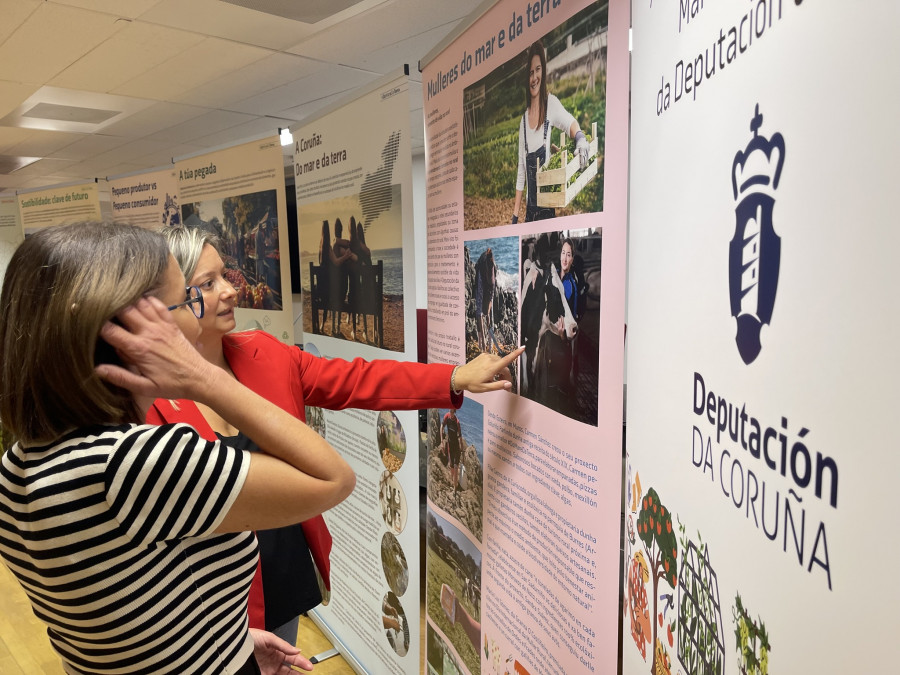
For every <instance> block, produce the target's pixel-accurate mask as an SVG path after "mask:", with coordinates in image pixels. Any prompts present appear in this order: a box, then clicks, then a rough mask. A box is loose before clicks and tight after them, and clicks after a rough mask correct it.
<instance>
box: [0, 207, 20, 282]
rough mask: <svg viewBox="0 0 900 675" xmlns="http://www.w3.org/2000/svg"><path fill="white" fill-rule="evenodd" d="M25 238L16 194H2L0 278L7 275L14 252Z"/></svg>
mask: <svg viewBox="0 0 900 675" xmlns="http://www.w3.org/2000/svg"><path fill="white" fill-rule="evenodd" d="M24 238H25V233H24V232H23V231H22V221H21V219H20V218H19V202H18V200H17V199H16V196H15V195H2V196H0V279H3V277H4V276H5V275H6V267H7V265H9V261H10V259H11V258H12V254H13V252H14V251H15V250H16V248H17V247H18V246H19V244H21V243H22V240H23V239H24Z"/></svg>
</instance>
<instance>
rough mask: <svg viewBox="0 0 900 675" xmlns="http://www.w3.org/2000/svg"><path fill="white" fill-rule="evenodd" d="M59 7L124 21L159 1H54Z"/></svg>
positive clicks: (136, 15) (138, 14)
mask: <svg viewBox="0 0 900 675" xmlns="http://www.w3.org/2000/svg"><path fill="white" fill-rule="evenodd" d="M54 2H56V3H57V4H59V5H69V6H71V7H81V8H82V9H92V10H94V11H96V12H106V13H107V14H115V15H116V16H121V17H124V18H126V19H135V18H137V17H139V16H140V15H141V14H143V13H144V12H146V11H147V10H148V9H150V8H151V7H153V5H156V4H158V3H159V0H54Z"/></svg>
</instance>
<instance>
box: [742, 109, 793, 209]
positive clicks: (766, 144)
mask: <svg viewBox="0 0 900 675" xmlns="http://www.w3.org/2000/svg"><path fill="white" fill-rule="evenodd" d="M762 123H763V116H762V115H761V114H760V112H759V104H758V103H757V104H756V110H755V112H754V115H753V119H752V120H750V131H752V132H753V138H751V139H750V142H749V143H748V144H747V148H746V149H745V150H743V151H739V152H738V153H737V154H736V155H735V156H734V164H733V165H732V170H731V187H732V190H733V191H734V198H735V199H742V198H743V197H744V196H745V195H746V194H747V193H748V192H751V191H753V192H765V193H768V194H770V195H771V194H774V192H775V190H777V189H778V181H779V180H780V179H781V169H782V167H783V166H784V138H783V137H782V136H781V134H779V133H775V134H773V135H772V138H771V139H766V137H765V136H760V135H759V128H760V127H761V126H762ZM773 155H774V157H773Z"/></svg>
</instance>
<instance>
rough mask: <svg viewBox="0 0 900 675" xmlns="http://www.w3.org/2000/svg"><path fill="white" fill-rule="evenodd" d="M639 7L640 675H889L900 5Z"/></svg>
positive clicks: (635, 228)
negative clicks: (884, 69)
mask: <svg viewBox="0 0 900 675" xmlns="http://www.w3.org/2000/svg"><path fill="white" fill-rule="evenodd" d="M634 8H635V9H634V22H633V35H634V51H633V68H632V74H633V77H632V98H631V100H632V115H633V118H632V119H633V133H632V174H631V175H632V183H631V233H630V248H629V254H630V257H629V263H630V267H629V330H628V335H629V344H628V371H627V375H628V377H627V380H628V388H629V397H628V435H627V437H628V460H627V496H626V497H627V499H626V503H627V509H626V514H625V518H626V543H625V547H626V552H625V563H626V567H625V578H624V583H625V593H624V607H625V615H624V617H623V636H622V641H623V645H622V650H623V672H624V673H626V674H629V675H630V674H631V673H641V674H644V673H647V672H648V671H649V672H651V673H678V672H680V673H684V674H685V675H687V674H693V673H732V674H734V675H738V674H741V675H747V674H751V673H752V674H754V675H757V674H766V673H850V672H853V673H870V672H881V671H891V670H892V669H893V667H892V666H891V665H890V664H891V663H893V662H894V660H895V659H894V658H893V655H892V654H891V647H890V645H892V644H894V642H895V640H896V627H897V621H896V618H895V615H894V612H895V608H896V606H897V603H898V600H900V592H898V590H897V585H896V584H892V583H889V582H885V581H884V580H881V581H879V574H881V575H882V576H884V573H883V571H882V572H879V570H881V567H880V566H879V565H880V564H881V563H883V562H886V561H890V560H893V559H895V558H896V557H897V554H898V551H900V543H898V541H900V540H898V538H897V537H896V536H895V535H894V529H893V517H892V516H891V515H890V513H891V512H890V509H889V508H888V506H889V502H890V495H891V494H892V493H893V490H894V489H895V483H896V480H897V476H898V475H900V458H898V454H897V452H896V449H895V447H894V446H893V436H894V433H893V428H892V424H891V421H892V419H893V417H894V415H895V414H896V405H895V404H896V401H897V396H896V388H897V382H898V380H900V360H898V359H897V356H896V345H897V344H898V341H900V320H898V314H897V311H896V308H897V302H896V289H897V287H898V272H897V270H898V267H897V265H896V262H895V253H896V251H897V250H898V248H900V231H898V228H897V227H895V226H894V223H895V220H896V207H895V205H894V203H893V198H892V197H893V193H894V192H895V188H894V186H893V185H892V184H891V183H892V182H893V177H894V175H895V173H896V172H895V171H894V170H893V169H892V168H891V167H892V166H893V165H894V163H895V160H896V157H895V155H896V142H895V141H891V139H896V137H897V129H896V126H897V119H898V118H900V99H898V97H897V93H896V87H895V84H894V82H895V80H894V79H893V78H892V77H887V78H885V77H881V76H880V73H881V71H880V70H878V67H877V64H891V65H890V67H889V72H892V73H895V72H896V64H897V63H898V62H900V46H898V45H900V43H898V41H897V40H896V37H895V32H896V26H897V22H898V19H900V13H898V9H897V4H896V3H894V2H886V1H884V2H882V1H877V2H868V3H859V4H858V5H853V6H852V7H851V6H850V5H845V4H841V3H828V2H809V1H808V0H807V1H803V0H794V1H791V2H789V1H787V0H785V1H783V2H782V1H780V0H758V1H756V2H750V3H746V2H745V3H734V2H725V3H715V2H706V3H703V2H697V1H691V2H680V3H677V2H676V3H672V2H659V1H657V2H653V3H651V2H648V1H646V0H645V1H642V2H636V3H635V4H634ZM876 587H877V590H876Z"/></svg>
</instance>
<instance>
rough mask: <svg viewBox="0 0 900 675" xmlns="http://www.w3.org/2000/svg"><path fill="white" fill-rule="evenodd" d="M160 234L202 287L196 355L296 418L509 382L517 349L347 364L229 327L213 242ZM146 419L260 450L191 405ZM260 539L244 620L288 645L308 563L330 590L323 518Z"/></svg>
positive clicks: (307, 590)
mask: <svg viewBox="0 0 900 675" xmlns="http://www.w3.org/2000/svg"><path fill="white" fill-rule="evenodd" d="M163 234H164V235H165V236H166V238H167V239H168V241H169V248H170V250H171V251H172V253H173V255H174V256H175V259H176V260H177V261H178V264H179V266H180V267H181V269H182V271H183V272H184V276H185V279H187V280H188V284H189V285H191V286H198V287H199V288H200V290H201V291H202V292H203V299H204V303H205V305H206V313H205V315H204V317H203V319H201V320H200V324H201V326H202V329H203V331H202V334H201V336H200V340H199V347H200V349H201V353H202V354H203V356H204V357H205V358H206V360H207V361H210V362H211V363H213V364H215V365H218V366H220V367H221V368H223V369H224V370H225V371H226V372H228V373H231V374H232V375H233V376H234V377H235V378H236V379H237V380H238V381H239V382H241V383H243V384H244V385H245V386H247V387H248V388H250V389H251V390H253V391H255V392H256V393H258V394H260V395H261V396H263V397H264V398H266V399H268V400H269V401H271V402H272V403H275V404H276V405H278V406H279V407H281V408H283V409H284V410H286V411H287V412H289V413H291V414H292V415H293V416H295V417H297V418H298V419H300V420H304V421H305V419H306V415H305V406H307V405H311V406H318V407H320V408H327V409H330V410H340V409H343V408H362V409H368V410H419V409H422V408H449V407H454V408H457V407H459V406H460V405H462V392H463V390H468V391H471V392H473V393H482V392H487V391H499V390H503V389H507V390H508V389H510V388H511V386H512V384H511V378H510V375H509V371H508V369H507V366H508V364H509V363H511V362H512V361H513V359H515V358H516V357H517V356H518V355H519V350H516V351H514V352H512V353H511V354H509V355H508V356H506V357H504V358H502V359H501V358H500V357H497V356H493V355H490V354H482V355H481V356H479V357H477V358H476V359H473V360H472V361H470V362H469V363H467V364H466V365H464V366H456V367H454V366H452V365H447V364H427V365H426V364H421V363H415V362H400V361H389V360H376V361H371V362H367V361H364V360H363V359H359V358H358V359H354V360H353V361H344V360H341V359H323V358H319V357H316V356H312V355H310V354H308V353H307V352H304V351H303V350H301V349H299V348H297V347H292V346H288V345H285V344H284V343H282V342H280V341H279V340H277V339H276V338H274V337H273V336H271V335H270V334H268V333H265V332H263V331H248V332H243V333H230V331H231V330H233V329H234V327H235V320H234V307H235V300H236V292H235V290H234V287H233V286H232V285H231V284H230V283H229V282H228V280H227V279H226V278H225V265H224V263H223V262H222V259H221V257H220V256H219V252H218V250H217V249H216V244H217V242H216V241H215V239H214V238H213V237H212V235H210V234H209V233H208V232H204V231H202V230H199V229H192V228H183V227H170V228H165V229H164V230H163ZM451 390H452V391H451ZM147 420H148V421H149V422H155V423H160V424H162V423H170V422H187V423H188V424H190V425H191V426H193V427H194V428H195V429H197V431H199V432H200V433H201V435H203V436H204V437H206V438H209V439H210V440H214V439H216V438H217V437H218V438H222V439H225V440H226V442H228V443H229V444H231V445H237V446H238V447H241V448H243V449H250V450H255V449H258V448H257V447H256V445H255V444H253V442H252V440H250V439H249V438H247V437H246V436H244V435H243V434H241V433H240V430H239V429H237V428H235V427H233V426H232V425H231V424H229V423H228V422H227V421H226V420H224V419H223V418H221V417H220V416H219V415H218V414H216V413H215V412H214V411H213V410H211V409H210V408H208V407H206V406H203V405H200V404H196V403H194V402H192V401H184V400H179V401H168V400H164V399H158V400H157V401H156V402H155V403H154V405H153V407H152V408H151V409H150V412H149V414H148V417H147ZM257 536H258V538H259V544H260V569H261V571H262V572H261V576H260V570H257V579H256V580H255V582H254V585H253V586H252V587H251V590H250V621H251V625H252V626H254V627H259V628H266V629H267V630H270V631H272V632H274V633H276V634H277V635H279V636H280V637H282V638H283V639H285V640H287V641H288V642H290V643H291V644H294V643H295V642H296V638H297V622H298V620H299V616H300V614H302V613H304V612H305V611H307V610H308V609H311V608H312V607H315V606H316V605H318V604H319V603H320V602H321V599H322V597H321V594H320V592H319V587H318V583H317V582H316V577H315V571H316V570H315V569H314V568H313V561H314V563H315V568H316V569H318V572H319V574H320V575H321V577H322V581H323V582H324V584H325V587H326V588H330V587H331V580H330V566H329V553H330V551H331V535H330V533H329V532H328V528H327V527H326V525H325V521H324V519H323V518H322V516H317V517H316V518H313V519H312V520H308V521H306V522H304V523H301V525H299V526H296V525H295V526H290V527H287V528H281V529H279V530H267V531H264V532H257ZM307 550H308V551H309V553H307ZM310 554H311V555H312V561H310ZM261 599H263V601H261ZM263 605H264V612H263V607H262V606H263ZM263 615H264V619H263Z"/></svg>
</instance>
